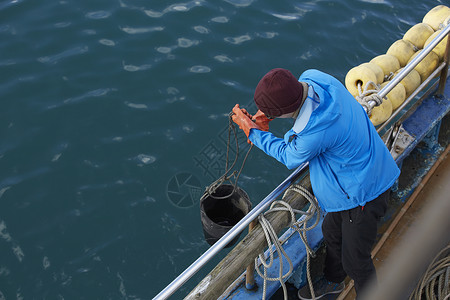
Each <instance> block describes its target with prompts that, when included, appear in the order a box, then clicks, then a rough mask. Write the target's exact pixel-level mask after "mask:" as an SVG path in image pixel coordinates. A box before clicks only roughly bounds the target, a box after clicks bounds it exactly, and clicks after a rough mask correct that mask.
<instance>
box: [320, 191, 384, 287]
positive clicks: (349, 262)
mask: <svg viewBox="0 0 450 300" xmlns="http://www.w3.org/2000/svg"><path fill="white" fill-rule="evenodd" d="M389 194H390V189H388V190H387V191H386V192H384V193H383V194H381V195H380V196H378V198H376V199H374V200H372V201H370V202H368V203H366V205H365V206H364V207H361V206H358V207H355V208H353V209H350V210H345V211H340V212H332V213H328V214H327V215H326V216H325V219H324V221H323V224H322V232H323V236H324V239H325V243H326V245H327V255H326V259H325V269H324V273H325V278H326V279H327V280H328V281H332V282H341V281H343V280H344V279H345V277H346V276H347V275H348V276H349V277H350V278H352V279H353V280H354V282H355V289H356V294H359V292H360V291H361V289H362V288H363V287H364V286H365V285H366V283H368V282H369V281H370V280H371V279H372V278H373V277H376V273H375V266H374V265H373V262H372V258H371V255H370V252H371V251H372V247H373V245H374V243H375V240H376V237H377V223H378V220H379V219H380V218H381V217H382V216H384V214H385V213H386V208H387V201H388V199H389Z"/></svg>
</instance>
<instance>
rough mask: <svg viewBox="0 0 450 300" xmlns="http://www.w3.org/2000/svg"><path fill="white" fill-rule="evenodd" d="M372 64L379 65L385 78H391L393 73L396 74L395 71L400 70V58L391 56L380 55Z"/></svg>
mask: <svg viewBox="0 0 450 300" xmlns="http://www.w3.org/2000/svg"><path fill="white" fill-rule="evenodd" d="M370 62H371V63H374V64H376V65H378V66H379V67H380V68H381V69H382V70H383V73H384V76H389V75H390V74H391V73H395V71H397V70H398V69H400V63H399V61H398V58H397V57H395V56H393V55H390V54H381V55H378V56H377V57H374V58H373V59H372V60H371V61H370Z"/></svg>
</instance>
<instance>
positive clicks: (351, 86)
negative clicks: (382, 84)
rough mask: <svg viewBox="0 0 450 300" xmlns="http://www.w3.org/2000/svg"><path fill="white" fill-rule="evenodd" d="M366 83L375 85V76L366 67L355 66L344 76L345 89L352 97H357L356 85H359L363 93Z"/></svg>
mask: <svg viewBox="0 0 450 300" xmlns="http://www.w3.org/2000/svg"><path fill="white" fill-rule="evenodd" d="M368 82H373V83H375V84H377V76H376V75H375V73H374V72H373V71H372V69H370V68H369V67H367V66H362V65H359V66H356V67H354V68H352V69H350V71H348V73H347V75H346V76H345V87H346V88H347V90H348V91H349V92H350V94H352V95H353V97H356V96H359V90H358V85H360V88H361V90H362V91H363V90H364V88H365V87H366V84H367V83H368ZM372 88H373V89H375V87H369V89H372Z"/></svg>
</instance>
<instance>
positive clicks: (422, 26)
mask: <svg viewBox="0 0 450 300" xmlns="http://www.w3.org/2000/svg"><path fill="white" fill-rule="evenodd" d="M433 33H434V29H433V28H432V27H431V26H430V25H428V24H426V23H419V24H416V25H414V26H413V27H411V28H410V29H409V30H408V31H407V32H406V33H405V35H404V36H403V39H404V40H405V41H408V42H411V43H412V44H413V45H414V46H416V47H417V48H419V49H422V48H423V45H424V44H425V42H426V40H427V39H428V38H429V37H430V35H432V34H433Z"/></svg>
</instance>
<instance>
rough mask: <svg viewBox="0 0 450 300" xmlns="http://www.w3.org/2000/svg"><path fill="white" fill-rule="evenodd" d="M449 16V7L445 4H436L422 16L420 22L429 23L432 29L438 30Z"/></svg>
mask: <svg viewBox="0 0 450 300" xmlns="http://www.w3.org/2000/svg"><path fill="white" fill-rule="evenodd" d="M449 16H450V8H448V7H447V6H445V5H438V6H436V7H435V8H433V9H431V10H430V11H429V12H428V13H427V14H426V15H425V17H423V21H422V22H423V23H426V24H428V25H430V26H431V27H432V28H433V29H434V30H438V29H439V28H440V25H441V24H443V23H444V21H445V20H446V19H447V18H448V17H449Z"/></svg>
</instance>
